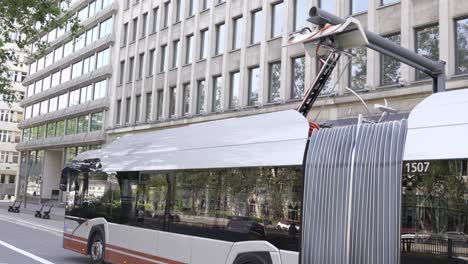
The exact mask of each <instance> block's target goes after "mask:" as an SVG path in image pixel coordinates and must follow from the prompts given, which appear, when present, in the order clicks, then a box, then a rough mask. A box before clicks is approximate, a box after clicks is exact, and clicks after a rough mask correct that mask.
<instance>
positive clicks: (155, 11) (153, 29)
mask: <svg viewBox="0 0 468 264" xmlns="http://www.w3.org/2000/svg"><path fill="white" fill-rule="evenodd" d="M158 12H159V8H158V7H156V8H153V20H152V23H151V32H152V33H155V32H156V31H158Z"/></svg>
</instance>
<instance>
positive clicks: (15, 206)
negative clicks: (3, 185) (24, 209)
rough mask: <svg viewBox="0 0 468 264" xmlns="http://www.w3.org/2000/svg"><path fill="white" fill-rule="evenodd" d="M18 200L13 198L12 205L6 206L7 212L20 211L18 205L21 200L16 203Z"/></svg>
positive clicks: (19, 205)
mask: <svg viewBox="0 0 468 264" xmlns="http://www.w3.org/2000/svg"><path fill="white" fill-rule="evenodd" d="M17 202H18V200H15V201H14V202H13V204H12V205H10V206H8V212H10V213H19V212H20V207H21V204H22V203H23V201H22V200H21V201H20V202H19V203H17Z"/></svg>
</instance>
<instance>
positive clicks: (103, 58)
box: [96, 48, 109, 69]
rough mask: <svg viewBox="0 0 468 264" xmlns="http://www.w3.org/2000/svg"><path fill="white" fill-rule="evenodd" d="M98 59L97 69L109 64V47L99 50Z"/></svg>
mask: <svg viewBox="0 0 468 264" xmlns="http://www.w3.org/2000/svg"><path fill="white" fill-rule="evenodd" d="M96 57H97V59H96V69H99V68H101V67H103V66H106V65H108V64H109V48H107V49H105V50H102V51H100V52H98V54H97V56H96Z"/></svg>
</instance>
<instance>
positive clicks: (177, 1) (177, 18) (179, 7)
mask: <svg viewBox="0 0 468 264" xmlns="http://www.w3.org/2000/svg"><path fill="white" fill-rule="evenodd" d="M173 1H175V5H176V6H175V17H174V24H175V23H178V22H180V16H181V11H182V3H181V0H173ZM184 1H185V0H184Z"/></svg>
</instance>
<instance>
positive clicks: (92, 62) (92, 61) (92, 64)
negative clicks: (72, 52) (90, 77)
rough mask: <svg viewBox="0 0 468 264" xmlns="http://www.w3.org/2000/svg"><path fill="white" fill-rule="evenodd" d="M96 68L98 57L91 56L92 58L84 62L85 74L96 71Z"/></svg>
mask: <svg viewBox="0 0 468 264" xmlns="http://www.w3.org/2000/svg"><path fill="white" fill-rule="evenodd" d="M95 66H96V55H94V54H93V55H91V56H90V57H88V58H86V59H84V60H83V74H86V73H88V72H90V71H94V67H95Z"/></svg>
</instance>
